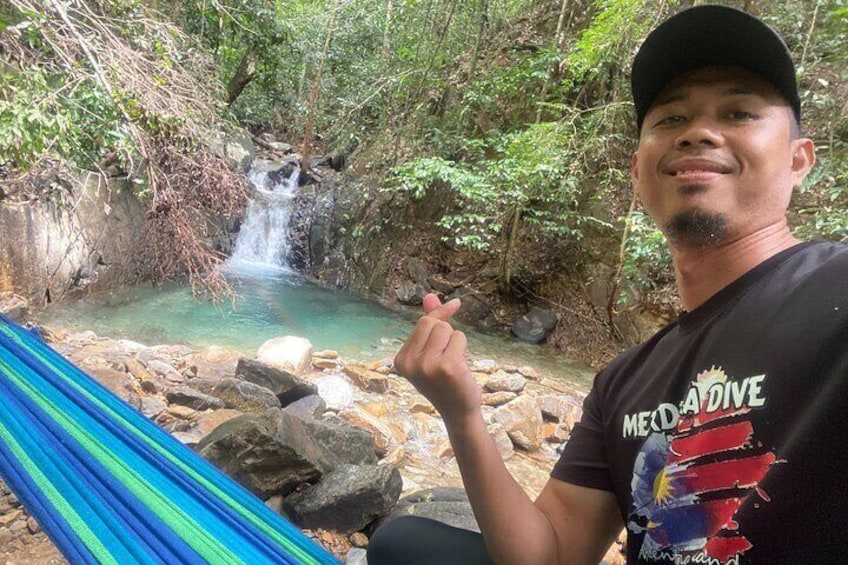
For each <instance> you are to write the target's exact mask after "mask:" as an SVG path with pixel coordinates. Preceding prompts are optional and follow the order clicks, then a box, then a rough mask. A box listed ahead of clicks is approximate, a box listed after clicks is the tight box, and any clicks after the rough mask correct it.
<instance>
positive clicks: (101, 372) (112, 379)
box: [85, 364, 142, 410]
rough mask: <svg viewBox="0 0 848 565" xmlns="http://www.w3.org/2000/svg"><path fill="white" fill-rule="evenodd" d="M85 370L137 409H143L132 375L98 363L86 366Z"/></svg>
mask: <svg viewBox="0 0 848 565" xmlns="http://www.w3.org/2000/svg"><path fill="white" fill-rule="evenodd" d="M85 370H86V372H88V374H89V375H90V376H92V377H94V380H96V381H97V382H99V383H100V384H102V385H103V386H105V387H106V388H108V389H109V390H111V391H112V392H113V393H115V395H117V396H118V398H120V399H121V400H123V401H125V402H126V403H127V404H129V405H130V406H132V407H133V408H135V409H136V410H141V408H142V404H141V396H140V395H139V394H138V389H137V385H136V382H135V380H134V379H133V378H132V376H130V375H129V374H127V373H124V372H123V371H116V370H115V369H112V368H111V367H109V366H102V365H96V364H92V365H89V366H86V367H85Z"/></svg>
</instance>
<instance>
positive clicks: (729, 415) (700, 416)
mask: <svg viewBox="0 0 848 565" xmlns="http://www.w3.org/2000/svg"><path fill="white" fill-rule="evenodd" d="M765 378H766V376H765V375H756V376H751V377H746V378H741V379H733V380H731V379H729V378H728V376H727V375H726V374H725V373H724V371H723V370H722V369H720V368H712V369H709V370H707V371H704V372H702V373H700V374H698V375H697V378H696V379H695V381H694V382H693V383H692V384H691V386H690V388H689V390H688V391H687V392H686V395H685V397H684V398H683V399H682V400H681V401H680V403H679V404H671V403H664V404H661V405H660V406H658V407H657V408H656V409H655V410H652V411H646V412H638V413H635V414H629V415H627V416H625V418H624V422H623V429H622V433H623V435H624V437H625V438H642V437H644V438H646V439H645V441H644V444H643V445H642V448H641V450H640V451H639V454H638V455H637V457H636V460H635V462H634V464H633V478H632V481H631V488H632V494H633V511H632V512H631V514H630V516H629V518H628V524H627V528H628V530H629V533H630V534H631V535H643V536H644V537H643V542H642V547H641V551H640V554H639V557H640V559H643V560H648V561H651V560H658V561H671V562H673V563H707V564H712V565H736V564H738V563H739V562H740V559H739V556H740V555H742V554H744V553H745V552H746V551H747V550H749V549H750V548H751V547H752V546H751V543H750V542H749V541H748V539H747V538H746V537H745V532H744V524H738V523H737V522H736V521H735V514H736V512H737V510H738V509H739V507H740V506H741V505H742V503H743V502H744V501H745V500H746V499H747V498H748V497H750V496H752V495H754V496H758V497H760V498H761V499H762V501H764V502H767V501H768V496H767V494H766V493H765V492H763V491H762V490H761V489H760V488H759V483H760V481H761V480H762V479H763V477H764V476H765V475H766V473H767V472H768V470H769V468H770V467H771V465H772V464H774V463H775V455H774V452H772V451H767V450H766V449H765V448H763V447H762V446H761V445H760V444H759V443H758V442H757V440H756V430H755V429H754V428H753V426H752V424H751V421H750V414H751V411H752V410H755V409H757V408H761V407H763V406H764V405H765V401H766V400H765V397H764V396H763V394H764V393H763V383H764V381H765Z"/></svg>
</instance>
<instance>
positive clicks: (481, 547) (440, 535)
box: [368, 516, 492, 565]
mask: <svg viewBox="0 0 848 565" xmlns="http://www.w3.org/2000/svg"><path fill="white" fill-rule="evenodd" d="M491 563H492V560H491V559H489V555H488V554H487V553H486V546H485V544H484V543H483V536H481V535H480V534H478V533H476V532H471V531H469V530H462V529H460V528H454V527H453V526H448V525H447V524H443V523H442V522H437V521H435V520H431V519H429V518H421V517H419V516H401V517H399V518H395V519H394V520H391V521H390V522H387V523H386V524H385V525H383V526H382V527H380V528H379V529H378V530H377V531H376V532H374V535H373V536H371V541H369V542H368V565H454V564H455V565H491Z"/></svg>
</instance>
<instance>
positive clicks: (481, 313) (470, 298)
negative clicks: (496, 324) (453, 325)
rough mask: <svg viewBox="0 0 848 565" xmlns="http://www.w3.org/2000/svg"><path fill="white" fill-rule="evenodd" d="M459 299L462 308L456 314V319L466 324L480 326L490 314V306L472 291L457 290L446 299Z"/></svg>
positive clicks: (480, 295)
mask: <svg viewBox="0 0 848 565" xmlns="http://www.w3.org/2000/svg"><path fill="white" fill-rule="evenodd" d="M452 298H459V299H460V300H462V308H460V309H459V312H457V313H456V318H457V319H458V320H459V321H460V322H464V323H466V324H474V325H477V324H481V323H482V322H483V321H484V320H485V319H486V318H487V317H488V316H489V314H491V312H492V305H491V304H489V302H488V301H487V300H486V299H485V298H484V297H483V295H482V294H479V293H477V292H474V291H469V290H468V289H459V290H457V291H455V292H454V293H453V294H451V295H450V296H448V299H452Z"/></svg>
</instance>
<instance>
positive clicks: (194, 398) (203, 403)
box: [165, 386, 226, 410]
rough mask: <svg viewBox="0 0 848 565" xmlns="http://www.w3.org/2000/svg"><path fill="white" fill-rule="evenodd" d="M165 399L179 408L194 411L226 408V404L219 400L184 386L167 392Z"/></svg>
mask: <svg viewBox="0 0 848 565" xmlns="http://www.w3.org/2000/svg"><path fill="white" fill-rule="evenodd" d="M165 398H167V399H168V402H169V403H171V404H179V405H180V406H185V407H187V408H193V409H195V410H210V409H211V410H219V409H221V408H226V403H225V402H224V401H223V400H221V399H220V398H217V397H215V396H212V395H209V394H204V393H202V392H199V391H197V390H195V389H193V388H189V387H185V386H183V387H179V388H175V389H173V390H170V391H168V392H167V393H166V394H165Z"/></svg>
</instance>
